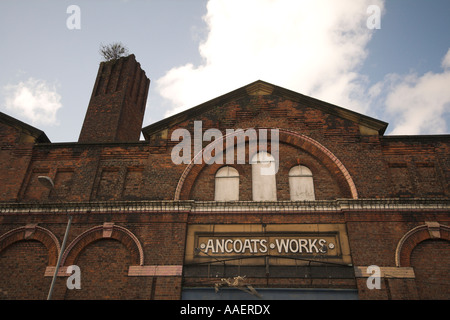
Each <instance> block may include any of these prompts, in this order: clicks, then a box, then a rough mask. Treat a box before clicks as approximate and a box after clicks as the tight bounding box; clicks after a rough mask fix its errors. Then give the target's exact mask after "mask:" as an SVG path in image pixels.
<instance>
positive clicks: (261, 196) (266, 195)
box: [250, 152, 277, 201]
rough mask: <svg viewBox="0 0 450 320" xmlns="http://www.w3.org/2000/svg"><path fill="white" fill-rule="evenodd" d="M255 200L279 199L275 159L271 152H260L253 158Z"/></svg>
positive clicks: (253, 191)
mask: <svg viewBox="0 0 450 320" xmlns="http://www.w3.org/2000/svg"><path fill="white" fill-rule="evenodd" d="M250 163H251V165H252V194H253V201H277V185H276V179H275V173H276V170H275V159H274V158H273V156H272V155H271V154H270V153H267V152H259V153H257V154H255V155H254V156H253V158H252V160H251V162H250Z"/></svg>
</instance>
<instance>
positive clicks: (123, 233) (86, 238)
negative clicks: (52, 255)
mask: <svg viewBox="0 0 450 320" xmlns="http://www.w3.org/2000/svg"><path fill="white" fill-rule="evenodd" d="M101 239H115V240H117V241H119V242H121V243H122V244H123V245H125V247H126V248H127V249H128V250H129V251H130V253H131V257H132V261H134V262H135V263H134V265H139V266H142V265H144V250H143V249H142V245H141V243H140V242H139V240H138V238H137V237H136V236H135V235H134V234H133V233H132V232H131V231H130V230H128V229H127V228H124V227H121V226H117V225H114V224H113V223H104V224H103V225H100V226H95V227H93V228H91V229H89V230H86V231H85V232H83V233H82V234H80V235H79V236H77V237H76V238H75V239H74V240H73V241H72V242H71V243H70V245H69V246H68V247H67V249H66V250H65V252H64V254H63V256H62V259H61V266H65V265H67V266H69V265H72V264H75V260H76V259H77V257H78V255H79V254H80V252H81V251H82V250H83V249H84V248H86V247H87V246H88V245H89V244H90V243H92V242H94V241H97V240H101Z"/></svg>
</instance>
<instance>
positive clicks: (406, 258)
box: [395, 222, 450, 267]
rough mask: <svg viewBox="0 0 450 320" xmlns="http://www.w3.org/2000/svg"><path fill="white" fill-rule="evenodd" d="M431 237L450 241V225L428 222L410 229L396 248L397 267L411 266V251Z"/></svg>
mask: <svg viewBox="0 0 450 320" xmlns="http://www.w3.org/2000/svg"><path fill="white" fill-rule="evenodd" d="M429 239H443V240H447V241H450V227H449V226H446V225H442V224H439V223H438V222H426V223H425V224H424V225H420V226H418V227H415V228H413V229H411V230H410V231H408V232H407V233H406V234H405V235H404V236H403V237H402V238H401V239H400V241H399V242H398V244H397V248H396V250H395V265H396V266H397V267H410V266H411V253H412V251H413V250H414V248H415V247H416V246H417V245H418V244H419V243H421V242H423V241H425V240H429Z"/></svg>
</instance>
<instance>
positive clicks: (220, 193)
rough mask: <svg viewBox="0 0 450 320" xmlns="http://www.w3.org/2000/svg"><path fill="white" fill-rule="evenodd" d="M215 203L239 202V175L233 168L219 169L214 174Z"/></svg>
mask: <svg viewBox="0 0 450 320" xmlns="http://www.w3.org/2000/svg"><path fill="white" fill-rule="evenodd" d="M214 199H215V200H216V201H238V200H239V173H238V171H237V170H236V169H235V168H233V167H223V168H220V169H219V170H218V171H217V173H216V188H215V196H214Z"/></svg>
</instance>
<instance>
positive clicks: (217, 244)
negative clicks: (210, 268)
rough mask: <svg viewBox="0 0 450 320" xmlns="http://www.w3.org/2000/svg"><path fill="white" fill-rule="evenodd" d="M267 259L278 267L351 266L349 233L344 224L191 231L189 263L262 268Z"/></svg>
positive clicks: (194, 227) (217, 227) (208, 227)
mask: <svg viewBox="0 0 450 320" xmlns="http://www.w3.org/2000/svg"><path fill="white" fill-rule="evenodd" d="M266 256H269V257H270V258H271V259H272V260H273V258H275V260H276V261H275V264H278V265H292V264H296V265H298V264H299V262H300V264H301V263H302V261H304V262H308V263H309V261H310V260H313V261H316V260H317V261H326V262H335V263H340V264H351V257H350V249H349V245H348V238H347V232H346V228H345V225H343V224H274V225H256V224H251V225H246V224H236V225H190V226H189V227H188V235H187V243H186V256H185V262H186V263H202V262H218V261H224V260H226V261H227V263H234V264H243V265H245V264H246V265H258V264H263V263H265V262H264V259H261V258H264V257H266ZM277 258H278V259H277ZM296 260H297V261H296ZM233 261H234V262H233ZM273 263H274V262H273V261H272V262H271V264H273Z"/></svg>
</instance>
